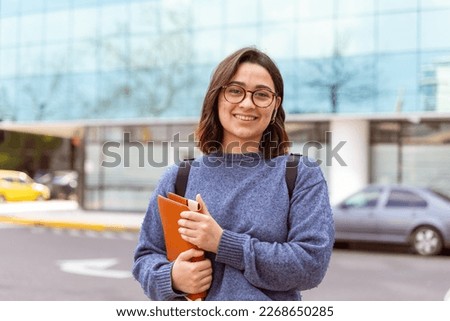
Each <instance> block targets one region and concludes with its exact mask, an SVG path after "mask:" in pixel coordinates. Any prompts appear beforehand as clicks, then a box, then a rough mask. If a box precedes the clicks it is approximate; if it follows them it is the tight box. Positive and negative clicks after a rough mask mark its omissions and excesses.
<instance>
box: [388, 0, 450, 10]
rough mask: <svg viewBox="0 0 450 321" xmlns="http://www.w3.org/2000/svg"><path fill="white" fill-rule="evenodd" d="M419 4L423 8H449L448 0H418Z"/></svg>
mask: <svg viewBox="0 0 450 321" xmlns="http://www.w3.org/2000/svg"><path fill="white" fill-rule="evenodd" d="M386 1H389V0H386ZM420 6H421V7H422V8H424V9H437V8H450V2H449V1H448V0H426V1H420Z"/></svg>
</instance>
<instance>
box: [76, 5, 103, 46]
mask: <svg viewBox="0 0 450 321" xmlns="http://www.w3.org/2000/svg"><path fill="white" fill-rule="evenodd" d="M96 35H97V9H96V8H92V9H91V8H87V9H79V10H75V11H74V13H73V37H74V38H75V39H95V37H96Z"/></svg>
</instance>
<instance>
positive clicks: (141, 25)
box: [129, 2, 161, 35]
mask: <svg viewBox="0 0 450 321" xmlns="http://www.w3.org/2000/svg"><path fill="white" fill-rule="evenodd" d="M130 6H131V9H130V11H131V18H130V21H129V23H130V32H131V34H133V35H136V34H140V33H146V34H148V33H153V32H157V31H158V28H159V26H160V24H161V22H160V14H159V6H158V4H157V3H155V2H133V3H131V5H130Z"/></svg>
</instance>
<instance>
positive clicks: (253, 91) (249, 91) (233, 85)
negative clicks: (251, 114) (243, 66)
mask: <svg viewBox="0 0 450 321" xmlns="http://www.w3.org/2000/svg"><path fill="white" fill-rule="evenodd" d="M228 87H238V88H241V89H242V91H243V92H245V94H244V95H243V96H242V99H241V100H240V101H234V102H233V101H229V100H228V99H227V96H226V95H225V92H226V90H225V89H227V88H228ZM222 89H223V90H224V91H223V97H224V98H225V100H226V101H228V102H229V103H230V104H239V103H241V102H243V101H244V99H245V97H247V93H251V94H252V95H251V96H250V97H251V99H252V102H253V104H254V105H255V106H256V107H258V108H267V107H269V106H270V105H272V103H273V100H274V99H275V98H276V97H278V94H277V93H275V92H273V91H272V90H270V89H268V88H260V89H256V90H247V89H245V88H244V87H242V86H240V85H236V84H229V85H224V86H222ZM258 91H268V92H270V93H271V94H272V99H271V101H270V103H269V104H268V105H267V106H264V107H262V106H259V105H258V104H257V103H255V100H254V99H253V97H254V95H255V92H258Z"/></svg>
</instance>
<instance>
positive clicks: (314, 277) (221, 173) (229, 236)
mask: <svg viewBox="0 0 450 321" xmlns="http://www.w3.org/2000/svg"><path fill="white" fill-rule="evenodd" d="M286 160H287V156H279V157H276V158H274V159H271V160H264V159H263V158H262V155H261V154H257V153H254V154H252V153H251V154H244V155H241V154H224V155H220V154H211V155H208V156H202V157H199V158H197V159H196V161H195V162H194V163H193V165H192V169H191V172H190V175H189V181H188V185H187V189H186V197H188V198H192V199H195V195H196V194H198V193H200V194H201V195H202V198H203V199H204V201H205V203H206V205H207V207H208V210H209V212H210V213H211V215H212V216H213V217H214V219H215V220H216V221H217V223H218V224H219V225H220V226H221V227H222V228H223V230H224V232H223V235H222V238H221V241H220V244H219V248H218V253H217V254H216V255H215V254H213V253H206V256H207V257H208V258H209V259H211V262H212V265H213V281H212V285H211V288H210V289H209V291H208V296H207V297H206V300H258V301H262V300H286V301H287V300H301V294H300V291H302V290H307V289H311V288H314V287H316V286H318V285H319V283H320V282H321V281H322V279H323V277H324V276H325V272H326V270H327V268H328V263H329V260H330V256H331V251H332V247H333V242H334V224H333V218H332V213H331V209H330V204H329V199H328V191H327V185H326V182H325V180H324V178H323V175H322V172H321V171H320V169H319V167H318V166H317V165H316V164H314V163H312V162H310V161H308V160H307V159H305V158H303V157H302V161H300V164H299V166H298V176H297V181H296V185H295V189H294V193H293V195H292V198H291V199H289V195H288V190H287V186H286V181H285V168H286ZM177 170H178V167H177V166H176V165H174V166H171V167H170V168H169V169H168V170H167V171H166V172H165V174H164V175H163V176H162V177H161V180H160V182H159V185H158V186H157V188H156V190H155V192H154V193H153V195H152V196H151V199H150V204H149V207H148V210H147V213H146V216H145V218H144V221H143V224H142V229H141V234H140V238H139V243H138V246H137V249H136V252H135V263H134V267H133V275H134V277H135V278H136V279H137V280H138V281H139V282H140V284H141V286H142V288H143V289H144V292H145V294H146V295H147V296H148V297H149V298H150V299H152V300H180V299H183V298H184V297H183V296H182V295H181V294H180V293H177V292H175V291H174V290H173V289H172V284H171V274H170V273H171V268H172V264H173V263H171V262H168V261H167V259H166V255H165V245H164V235H163V231H162V227H161V221H160V218H159V213H158V205H157V200H156V198H157V195H158V194H161V195H166V194H167V192H173V191H174V184H175V178H176V174H177Z"/></svg>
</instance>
